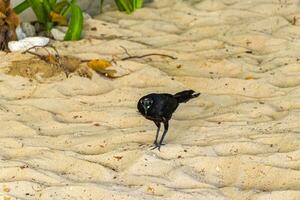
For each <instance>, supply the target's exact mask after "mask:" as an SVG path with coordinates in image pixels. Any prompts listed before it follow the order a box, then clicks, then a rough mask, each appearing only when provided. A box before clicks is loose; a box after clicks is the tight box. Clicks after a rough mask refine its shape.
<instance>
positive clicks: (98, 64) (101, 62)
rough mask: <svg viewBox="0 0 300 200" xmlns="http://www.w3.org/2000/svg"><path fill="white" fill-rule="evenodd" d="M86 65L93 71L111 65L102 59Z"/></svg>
mask: <svg viewBox="0 0 300 200" xmlns="http://www.w3.org/2000/svg"><path fill="white" fill-rule="evenodd" d="M87 65H88V66H89V67H90V68H92V69H93V70H95V71H97V70H102V69H105V68H108V67H110V66H111V63H110V62H109V61H107V60H104V59H95V60H91V61H89V62H88V63H87Z"/></svg>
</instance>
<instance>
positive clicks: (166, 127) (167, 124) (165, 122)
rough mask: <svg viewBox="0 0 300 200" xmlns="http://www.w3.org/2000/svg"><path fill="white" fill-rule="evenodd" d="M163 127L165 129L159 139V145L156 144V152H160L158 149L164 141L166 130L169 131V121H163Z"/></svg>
mask: <svg viewBox="0 0 300 200" xmlns="http://www.w3.org/2000/svg"><path fill="white" fill-rule="evenodd" d="M164 127H165V130H164V132H163V134H162V136H161V138H160V141H159V144H158V150H160V147H161V146H162V145H163V143H162V142H163V141H164V138H165V136H166V134H167V132H168V129H169V121H164Z"/></svg>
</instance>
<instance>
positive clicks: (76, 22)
mask: <svg viewBox="0 0 300 200" xmlns="http://www.w3.org/2000/svg"><path fill="white" fill-rule="evenodd" d="M82 28H83V15H82V11H81V9H80V7H79V6H77V5H74V4H73V5H72V6H71V18H70V23H69V28H68V30H67V33H66V35H65V38H64V39H65V40H79V39H80V37H81V32H82Z"/></svg>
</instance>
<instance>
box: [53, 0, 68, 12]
mask: <svg viewBox="0 0 300 200" xmlns="http://www.w3.org/2000/svg"><path fill="white" fill-rule="evenodd" d="M68 5H70V4H69V2H68V1H67V0H63V1H61V2H59V3H57V4H55V6H54V8H53V10H54V12H56V13H61V12H62V10H63V9H64V8H65V7H66V6H68Z"/></svg>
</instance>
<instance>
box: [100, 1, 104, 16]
mask: <svg viewBox="0 0 300 200" xmlns="http://www.w3.org/2000/svg"><path fill="white" fill-rule="evenodd" d="M103 2H104V0H100V13H102V12H103Z"/></svg>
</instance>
